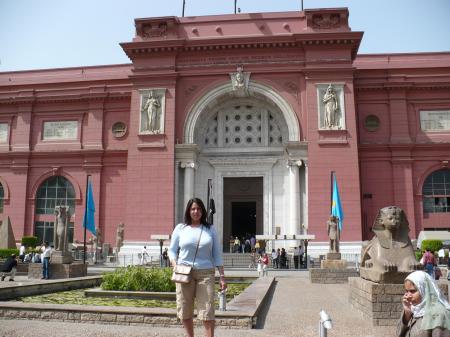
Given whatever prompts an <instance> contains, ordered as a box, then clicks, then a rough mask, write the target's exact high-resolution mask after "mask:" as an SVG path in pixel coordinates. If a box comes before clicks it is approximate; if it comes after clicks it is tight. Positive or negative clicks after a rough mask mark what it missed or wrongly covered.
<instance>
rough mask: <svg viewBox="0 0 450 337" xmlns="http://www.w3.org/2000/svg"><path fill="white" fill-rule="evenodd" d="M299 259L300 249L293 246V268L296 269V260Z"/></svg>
mask: <svg viewBox="0 0 450 337" xmlns="http://www.w3.org/2000/svg"><path fill="white" fill-rule="evenodd" d="M299 260H300V249H299V248H298V247H294V268H295V269H298V261H299Z"/></svg>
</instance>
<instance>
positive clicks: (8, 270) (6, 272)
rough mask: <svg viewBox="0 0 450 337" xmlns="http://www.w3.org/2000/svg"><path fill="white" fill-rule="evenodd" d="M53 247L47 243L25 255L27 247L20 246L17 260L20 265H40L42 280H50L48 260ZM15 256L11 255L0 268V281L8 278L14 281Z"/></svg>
mask: <svg viewBox="0 0 450 337" xmlns="http://www.w3.org/2000/svg"><path fill="white" fill-rule="evenodd" d="M52 251H53V246H50V245H49V243H48V242H44V243H43V244H42V245H41V247H38V248H37V249H34V250H32V251H30V252H28V253H27V247H26V246H25V245H23V244H22V245H21V246H20V248H19V260H20V261H21V262H22V263H42V279H45V280H48V279H50V258H51V254H52ZM17 262H18V261H17V256H16V254H11V256H9V257H8V258H7V259H6V261H5V262H4V263H3V265H2V267H1V280H2V281H4V280H5V278H6V276H9V280H10V281H14V277H15V275H16V272H17Z"/></svg>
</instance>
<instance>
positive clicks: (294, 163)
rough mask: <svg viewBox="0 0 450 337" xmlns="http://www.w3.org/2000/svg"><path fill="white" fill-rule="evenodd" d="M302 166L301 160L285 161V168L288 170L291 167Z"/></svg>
mask: <svg viewBox="0 0 450 337" xmlns="http://www.w3.org/2000/svg"><path fill="white" fill-rule="evenodd" d="M302 165H303V160H301V159H287V160H286V167H287V168H290V167H293V166H297V167H300V166H302Z"/></svg>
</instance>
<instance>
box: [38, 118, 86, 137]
mask: <svg viewBox="0 0 450 337" xmlns="http://www.w3.org/2000/svg"><path fill="white" fill-rule="evenodd" d="M42 134H43V136H42V138H43V140H73V139H77V138H78V121H57V122H44V130H43V133H42Z"/></svg>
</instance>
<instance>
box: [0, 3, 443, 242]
mask: <svg viewBox="0 0 450 337" xmlns="http://www.w3.org/2000/svg"><path fill="white" fill-rule="evenodd" d="M348 16H349V13H348V10H347V9H345V8H337V9H317V10H316V9H312V10H305V11H304V12H285V13H255V14H237V15H220V16H204V17H186V18H178V17H161V18H145V19H136V20H135V25H136V36H135V37H134V38H133V40H132V41H131V42H125V43H121V44H120V47H121V48H122V49H123V51H124V52H125V53H126V54H127V56H128V57H129V59H130V61H131V62H130V63H129V64H123V65H106V66H94V67H78V68H66V69H48V70H31V71H19V72H4V73H0V183H1V189H0V196H1V198H0V200H1V212H2V214H3V216H4V217H6V216H9V217H10V219H11V224H12V228H13V230H14V235H15V237H16V239H20V238H21V237H22V236H23V235H37V236H38V237H39V238H40V239H50V241H52V240H51V239H52V233H53V226H54V215H53V211H54V207H55V206H56V205H61V204H63V205H69V206H70V208H71V224H70V227H71V228H72V229H71V233H73V234H71V238H70V239H71V240H73V241H75V240H78V241H82V240H83V228H82V221H83V214H84V204H85V198H86V196H85V189H86V177H87V175H90V176H91V177H92V178H91V179H92V182H93V190H94V195H95V205H96V209H97V212H96V213H95V217H96V224H97V227H98V228H100V230H101V232H102V236H103V238H102V240H103V242H106V243H110V244H111V246H112V247H113V246H114V245H115V240H116V229H117V226H118V224H119V223H122V222H123V223H124V224H125V231H124V232H125V237H124V239H125V244H126V245H128V246H129V247H132V246H133V245H135V246H136V247H141V246H142V245H143V244H147V245H152V244H155V245H156V243H155V242H152V241H151V240H150V237H151V235H153V234H169V233H170V232H171V230H172V228H173V227H174V224H176V223H177V222H181V221H182V219H183V213H184V206H185V203H186V201H187V200H188V199H189V198H191V197H193V196H198V197H200V198H202V199H203V200H206V198H207V194H208V186H209V185H210V186H211V187H212V188H211V189H209V191H210V193H211V196H212V197H213V198H214V200H215V205H216V214H215V215H214V223H215V225H216V226H217V230H218V233H219V235H220V238H221V240H223V243H224V248H225V249H227V247H228V242H229V238H230V236H231V235H244V234H245V233H255V234H265V235H273V234H276V233H281V234H300V233H308V234H314V235H315V236H316V240H315V241H314V242H315V243H314V242H312V243H311V244H312V245H314V244H317V245H320V244H323V243H324V242H326V241H327V233H326V225H325V224H326V221H327V219H328V216H329V213H330V194H331V183H330V175H331V172H333V171H334V172H335V173H336V177H337V181H338V184H339V190H340V197H341V200H342V205H343V209H344V214H345V219H344V225H343V232H342V235H341V250H345V249H346V248H345V247H350V246H355V247H357V246H358V245H360V244H361V241H362V240H366V239H369V238H370V237H371V231H370V228H371V227H372V223H373V221H374V219H375V217H376V214H377V211H378V209H379V208H381V207H384V206H388V205H396V206H399V207H401V208H403V209H404V210H405V212H406V214H407V217H408V220H409V225H410V229H411V231H410V236H411V237H412V238H415V237H417V235H418V233H419V232H420V231H421V230H423V229H450V168H449V160H450V53H414V54H378V55H358V47H359V45H360V42H361V40H362V38H363V32H355V31H352V30H351V29H350V27H349V25H348ZM118 48H119V46H118ZM275 244H280V245H282V244H283V243H282V242H278V243H275Z"/></svg>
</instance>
